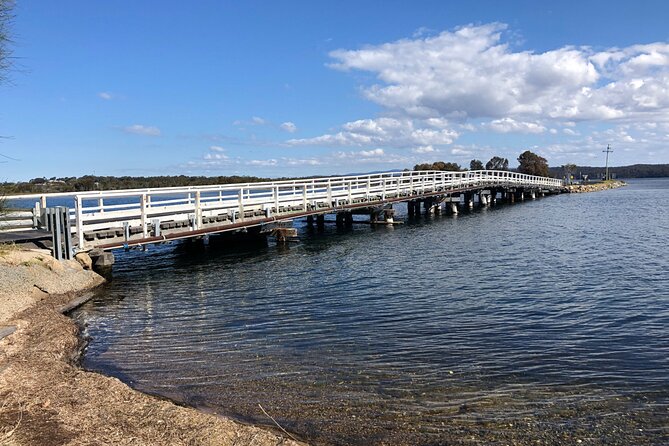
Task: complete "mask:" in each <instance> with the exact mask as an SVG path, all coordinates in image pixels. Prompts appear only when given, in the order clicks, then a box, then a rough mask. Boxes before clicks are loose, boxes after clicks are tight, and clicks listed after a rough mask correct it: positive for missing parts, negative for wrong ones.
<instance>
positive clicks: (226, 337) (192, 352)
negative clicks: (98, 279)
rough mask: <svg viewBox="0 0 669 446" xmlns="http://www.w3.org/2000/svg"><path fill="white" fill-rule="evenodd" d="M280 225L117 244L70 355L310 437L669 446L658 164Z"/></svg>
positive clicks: (668, 292)
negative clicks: (567, 184) (586, 182)
mask: <svg viewBox="0 0 669 446" xmlns="http://www.w3.org/2000/svg"><path fill="white" fill-rule="evenodd" d="M404 211H405V208H403V207H400V208H399V210H398V213H400V214H401V213H402V212H404ZM296 225H297V226H300V242H299V243H298V244H295V245H291V246H290V247H289V248H281V247H276V246H274V245H273V244H272V243H270V244H269V245H255V246H247V247H244V248H239V247H237V248H235V247H231V246H229V245H228V244H225V243H215V242H214V240H213V239H212V241H211V243H210V244H209V245H203V244H201V243H184V244H180V245H170V246H162V247H156V248H152V249H150V250H149V251H147V252H139V251H132V252H128V253H119V254H118V255H117V264H116V265H115V271H114V280H113V282H112V283H111V284H110V285H109V286H107V287H106V288H104V289H103V290H101V291H100V292H99V293H98V295H97V297H96V298H95V299H94V300H93V301H91V302H89V303H88V304H86V305H85V306H83V307H82V308H81V309H79V310H78V311H77V312H76V314H75V317H76V318H77V320H78V321H80V322H81V323H82V324H83V325H84V326H85V335H86V336H88V337H90V344H89V346H88V349H87V351H86V354H85V357H84V366H85V367H87V368H89V369H92V370H98V371H102V372H103V373H107V374H111V375H114V376H118V377H120V378H121V379H123V380H124V381H126V382H128V383H129V384H130V385H132V386H133V387H134V388H137V389H140V390H142V391H146V392H149V393H153V394H158V395H162V396H167V397H169V398H172V399H174V400H177V401H180V402H183V403H186V404H190V405H193V406H196V407H199V408H202V409H205V410H209V411H212V412H216V413H221V414H226V415H229V416H233V417H236V418H238V419H241V420H243V421H250V422H254V423H261V424H272V423H271V421H270V420H269V419H268V418H267V417H266V416H265V415H264V414H263V412H262V410H261V409H260V408H259V406H258V405H259V404H260V405H262V407H263V408H264V409H265V410H266V411H267V412H268V413H269V414H270V415H272V416H273V417H274V418H276V419H277V421H278V422H279V423H280V424H281V425H282V426H283V427H285V428H286V429H288V430H289V431H291V432H293V433H294V434H295V435H296V436H299V437H301V438H303V439H306V440H308V441H310V442H313V443H316V444H321V443H324V444H360V445H362V444H507V443H513V442H518V443H522V444H530V443H532V444H538V443H541V444H575V443H576V442H577V441H578V440H581V441H583V442H589V444H630V445H637V444H663V443H665V442H667V444H669V434H668V432H669V427H668V426H669V274H668V272H669V254H668V253H667V242H668V241H669V237H668V236H667V231H669V179H658V180H637V181H630V185H629V186H628V187H625V188H622V189H617V190H611V191H605V192H598V193H591V194H580V195H576V194H574V195H561V196H555V197H546V198H544V199H539V200H536V201H526V202H524V203H517V204H514V205H496V206H493V207H492V208H488V209H484V210H476V211H473V212H463V213H461V214H460V215H459V216H456V217H451V216H442V217H435V218H432V219H420V220H418V221H409V222H407V223H406V224H404V225H402V226H397V227H394V228H385V227H382V228H371V227H369V226H365V225H356V226H354V228H353V229H352V230H345V231H344V230H337V229H336V228H335V227H334V226H327V227H326V230H325V233H324V234H319V233H317V232H313V231H310V230H308V229H307V228H306V227H305V226H304V223H299V222H298V223H296Z"/></svg>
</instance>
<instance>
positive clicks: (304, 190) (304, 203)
mask: <svg viewBox="0 0 669 446" xmlns="http://www.w3.org/2000/svg"><path fill="white" fill-rule="evenodd" d="M302 206H303V208H302V210H304V211H306V210H307V185H306V184H304V185H302Z"/></svg>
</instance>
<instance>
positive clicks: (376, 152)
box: [358, 149, 384, 158]
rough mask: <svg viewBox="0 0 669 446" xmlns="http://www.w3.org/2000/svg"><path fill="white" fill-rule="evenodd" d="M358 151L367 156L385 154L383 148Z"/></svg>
mask: <svg viewBox="0 0 669 446" xmlns="http://www.w3.org/2000/svg"><path fill="white" fill-rule="evenodd" d="M358 153H359V154H360V156H364V157H365V158H369V157H372V156H382V155H383V154H384V152H383V149H374V150H361V151H360V152H358Z"/></svg>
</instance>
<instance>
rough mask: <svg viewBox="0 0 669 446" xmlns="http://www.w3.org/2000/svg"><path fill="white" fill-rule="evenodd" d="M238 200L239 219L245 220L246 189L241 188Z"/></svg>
mask: <svg viewBox="0 0 669 446" xmlns="http://www.w3.org/2000/svg"><path fill="white" fill-rule="evenodd" d="M237 200H239V218H244V188H243V187H240V188H239V193H238V195H237ZM233 221H234V220H233Z"/></svg>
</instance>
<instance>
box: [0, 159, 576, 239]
mask: <svg viewBox="0 0 669 446" xmlns="http://www.w3.org/2000/svg"><path fill="white" fill-rule="evenodd" d="M562 187H563V184H562V181H561V180H557V179H553V178H544V177H535V176H531V175H525V174H520V173H516V172H508V171H488V170H483V171H467V172H441V171H439V172H436V171H405V172H389V173H382V174H373V175H361V176H347V177H328V178H311V179H302V180H287V181H276V182H264V183H245V184H229V185H212V186H197V187H186V188H155V189H135V190H118V191H95V192H84V193H78V194H75V195H73V201H74V209H72V210H71V224H72V230H73V233H74V234H75V244H77V246H78V249H80V250H83V249H89V248H93V247H99V248H102V249H113V248H118V247H123V246H132V245H141V244H146V243H156V242H160V241H164V240H174V239H180V238H188V237H195V236H200V235H204V234H210V233H217V232H225V231H233V230H238V229H241V228H245V227H251V226H258V225H263V224H266V223H271V222H278V221H287V220H292V219H295V218H299V217H304V216H308V215H318V214H325V213H332V212H343V211H350V210H356V209H357V210H360V209H365V208H370V209H374V208H376V209H378V208H382V207H384V206H389V205H392V203H397V202H403V201H412V200H421V199H425V198H429V197H434V198H439V199H444V198H447V197H449V196H451V195H456V194H460V193H463V192H467V191H476V190H479V191H480V190H483V189H486V188H499V189H512V188H524V189H532V190H545V191H558V190H561V189H562ZM61 195H62V194H61ZM26 197H27V196H21V197H9V198H26ZM32 197H35V198H37V197H39V198H40V202H41V206H45V205H46V201H47V199H48V198H49V196H48V195H47V196H32Z"/></svg>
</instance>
